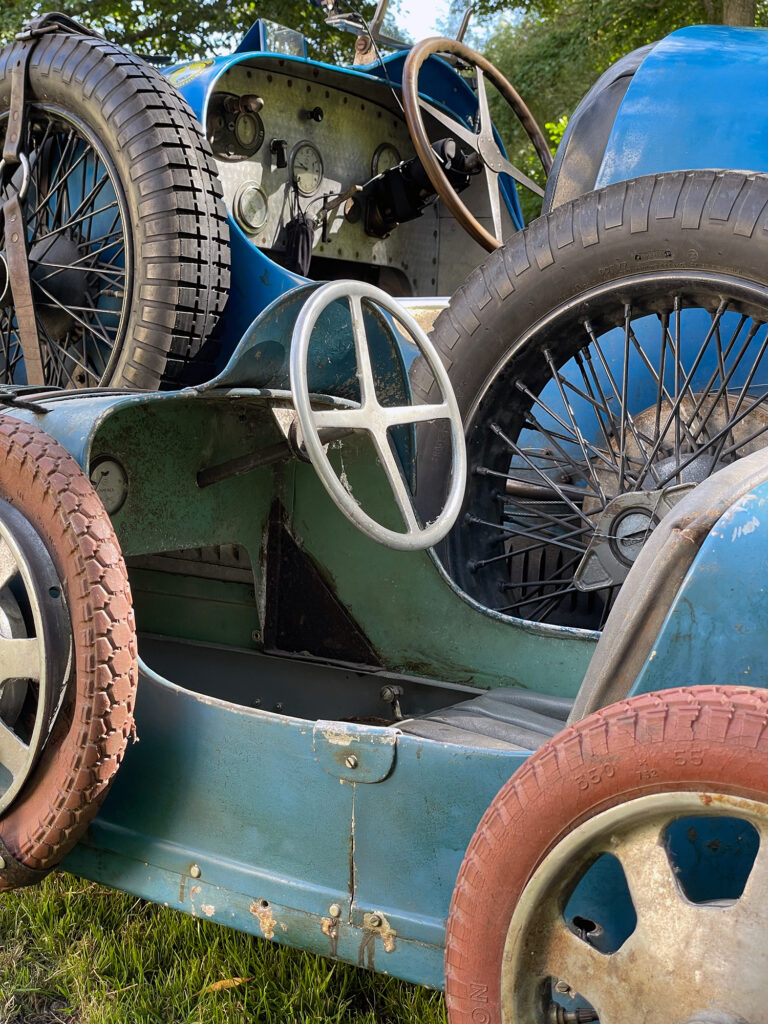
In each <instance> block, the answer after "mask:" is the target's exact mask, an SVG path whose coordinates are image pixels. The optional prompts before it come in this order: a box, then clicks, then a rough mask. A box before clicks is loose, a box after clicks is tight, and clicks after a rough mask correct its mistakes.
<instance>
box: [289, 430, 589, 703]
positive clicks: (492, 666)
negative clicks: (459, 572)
mask: <svg viewBox="0 0 768 1024" xmlns="http://www.w3.org/2000/svg"><path fill="white" fill-rule="evenodd" d="M332 454H333V456H334V457H335V458H336V459H337V460H338V462H337V465H338V468H339V469H341V468H342V466H343V470H344V473H345V474H346V476H347V478H348V479H350V480H352V481H353V482H354V493H355V496H356V497H357V496H359V497H360V498H361V500H362V502H363V504H364V506H365V507H366V510H367V511H369V512H373V511H374V509H373V507H372V506H375V507H376V509H380V516H381V519H382V521H384V522H385V523H386V525H390V526H394V527H395V528H398V527H399V526H400V524H399V523H397V521H396V518H395V517H396V516H397V515H398V513H397V512H396V511H393V509H394V502H393V501H392V499H391V496H390V494H389V493H388V488H386V487H385V486H384V485H383V483H382V475H381V470H380V467H377V466H376V465H371V463H372V460H371V457H370V454H369V452H368V451H367V449H366V445H365V443H364V442H361V441H360V440H358V439H357V438H354V437H352V438H345V439H344V441H343V443H342V444H340V445H338V446H337V448H336V450H335V451H334V452H333V453H332ZM288 472H290V473H292V474H293V476H294V481H295V482H294V487H293V494H294V502H293V506H292V517H293V518H292V525H293V529H294V531H295V534H296V536H297V538H298V539H299V540H300V542H301V543H302V544H303V545H304V548H305V550H306V551H307V552H308V553H309V554H310V555H311V556H312V557H313V558H314V559H315V560H316V562H317V563H318V564H319V565H321V566H322V567H323V571H324V572H325V574H326V577H327V579H328V580H329V582H330V584H331V586H332V587H333V589H334V590H335V591H336V593H337V595H338V596H339V598H340V599H341V601H342V602H343V603H344V604H345V605H346V607H347V608H348V609H349V610H350V611H351V613H352V615H353V616H354V617H355V619H356V620H357V621H358V622H359V624H360V625H361V627H362V629H363V631H364V632H365V633H366V634H367V635H368V637H369V638H370V640H371V642H372V643H373V645H374V647H376V649H377V650H378V651H379V653H380V654H381V657H382V660H383V661H384V663H385V665H386V667H387V668H389V669H392V670H393V671H400V672H407V673H414V674H417V675H427V676H432V677H433V678H437V679H444V680H447V681H450V682H457V683H468V684H470V685H474V686H481V687H489V686H490V687H492V686H504V685H511V686H523V687H526V688H528V689H532V690H536V691H538V692H543V693H551V694H560V695H565V696H574V695H575V694H576V691H577V690H578V687H579V685H580V683H581V680H582V678H583V677H584V673H585V671H586V668H587V665H588V664H589V661H590V658H591V657H592V653H593V651H594V648H595V644H596V643H597V634H595V633H592V632H588V631H586V630H577V629H568V628H566V627H560V626H545V625H540V624H531V623H527V622H523V621H521V620H514V619H510V618H508V617H505V616H499V615H496V614H494V613H491V612H488V611H486V610H485V609H483V608H481V607H480V606H479V605H476V604H475V603H474V602H472V601H470V600H469V599H468V598H466V597H464V596H463V595H461V594H460V593H459V592H458V591H456V590H455V589H454V588H453V587H452V586H451V585H450V584H449V583H448V581H447V580H446V579H445V577H444V576H443V575H442V574H441V572H440V571H439V569H438V568H437V566H436V564H435V561H434V560H433V558H432V557H431V555H430V554H429V553H428V552H425V551H421V552H406V551H393V550H390V549H389V548H385V547H382V546H381V545H380V544H377V543H375V542H374V541H372V540H370V539H368V538H367V537H365V536H363V534H362V533H360V531H359V530H357V529H356V528H355V527H354V526H352V525H351V524H350V523H349V522H348V521H347V520H346V519H345V518H344V516H343V515H342V514H341V512H339V511H338V510H337V509H336V507H335V505H333V503H332V502H331V499H330V498H329V497H328V495H327V494H326V492H325V490H324V488H323V487H322V485H321V483H320V481H319V480H318V478H317V476H316V474H315V472H314V470H313V469H312V467H311V466H307V465H303V464H297V463H293V464H292V465H291V467H290V468H289V470H288ZM286 490H288V488H287V487H286Z"/></svg>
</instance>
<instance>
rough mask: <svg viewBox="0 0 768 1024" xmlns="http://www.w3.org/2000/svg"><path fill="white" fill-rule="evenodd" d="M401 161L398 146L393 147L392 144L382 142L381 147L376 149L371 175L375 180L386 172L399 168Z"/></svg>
mask: <svg viewBox="0 0 768 1024" xmlns="http://www.w3.org/2000/svg"><path fill="white" fill-rule="evenodd" d="M400 159H401V157H400V153H399V152H398V151H397V147H396V146H393V145H392V143H391V142H382V144H381V145H380V146H377V147H376V151H375V152H374V154H373V159H372V160H371V174H372V175H373V176H374V178H375V177H376V175H377V174H383V173H384V171H389V170H391V169H392V168H393V167H397V165H398V164H399V163H400Z"/></svg>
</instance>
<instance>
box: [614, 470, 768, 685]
mask: <svg viewBox="0 0 768 1024" xmlns="http://www.w3.org/2000/svg"><path fill="white" fill-rule="evenodd" d="M766 635H768V484H764V485H762V486H761V487H758V488H756V489H755V490H754V491H752V492H751V493H749V494H748V495H746V496H745V497H744V498H742V499H741V500H739V501H737V502H736V503H735V504H733V505H732V506H731V507H730V508H729V509H728V511H727V512H726V513H725V514H724V515H723V516H722V517H721V518H720V520H719V521H718V522H717V523H716V525H715V526H714V527H713V529H712V530H711V532H710V533H709V535H708V536H707V538H706V540H705V541H704V543H703V544H702V546H701V548H700V549H699V552H698V554H697V555H696V558H695V559H694V561H693V563H692V565H691V567H690V569H689V570H688V573H687V575H686V577H685V579H684V581H683V584H682V586H681V587H680V589H679V590H678V592H677V594H676V595H675V598H674V601H673V603H672V605H671V607H670V609H669V612H668V613H667V616H666V618H665V620H664V624H663V626H662V628H661V630H660V632H659V635H658V636H657V638H656V640H655V642H654V645H653V651H652V652H651V654H650V656H649V658H648V660H647V661H646V663H645V665H644V666H643V668H642V669H641V670H640V672H639V674H638V676H637V679H636V682H635V685H634V687H633V691H632V692H633V693H648V692H650V691H652V690H659V689H664V688H666V687H669V686H699V685H732V686H739V685H742V686H760V687H766V686H768V660H767V659H766V653H765V638H766Z"/></svg>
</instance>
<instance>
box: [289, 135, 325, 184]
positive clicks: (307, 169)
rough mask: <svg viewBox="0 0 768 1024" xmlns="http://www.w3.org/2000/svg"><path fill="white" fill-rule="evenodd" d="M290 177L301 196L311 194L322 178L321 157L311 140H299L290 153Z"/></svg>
mask: <svg viewBox="0 0 768 1024" xmlns="http://www.w3.org/2000/svg"><path fill="white" fill-rule="evenodd" d="M290 169H291V178H292V179H293V181H294V182H295V183H296V187H297V188H298V190H299V192H300V193H301V195H303V196H312V195H314V194H315V192H317V190H318V189H319V188H320V185H321V183H322V180H323V158H322V157H321V156H320V150H319V149H318V148H317V146H313V145H312V143H311V142H299V143H298V144H297V145H296V146H295V147H294V150H293V152H292V153H291V168H290Z"/></svg>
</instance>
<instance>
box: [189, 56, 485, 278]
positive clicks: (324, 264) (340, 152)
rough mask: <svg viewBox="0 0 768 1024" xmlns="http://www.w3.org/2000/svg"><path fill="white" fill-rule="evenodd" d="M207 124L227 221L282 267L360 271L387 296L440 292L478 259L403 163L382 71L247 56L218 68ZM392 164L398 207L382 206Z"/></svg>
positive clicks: (404, 144) (405, 151)
mask: <svg viewBox="0 0 768 1024" xmlns="http://www.w3.org/2000/svg"><path fill="white" fill-rule="evenodd" d="M434 127H435V132H436V138H442V137H445V135H446V129H445V128H444V127H442V126H439V125H437V124H436V125H435V126H434ZM206 131H207V135H208V139H209V141H210V143H211V146H212V148H213V152H214V157H215V159H216V161H217V165H218V169H219V174H220V177H221V180H222V184H223V188H224V198H225V200H226V202H227V205H228V207H229V209H230V211H231V213H232V216H233V218H234V220H235V222H236V224H237V225H238V227H239V228H240V230H241V231H242V232H243V233H244V235H245V236H246V237H247V239H248V241H249V242H250V244H252V245H255V246H258V247H259V248H260V249H261V250H262V251H264V252H265V253H266V254H267V255H268V256H270V257H271V258H272V259H274V260H275V261H276V262H277V263H280V264H281V265H283V266H286V267H287V268H288V269H290V270H298V271H299V272H300V273H302V274H305V276H309V277H313V278H317V279H324V280H328V279H332V278H337V277H355V278H358V279H366V280H369V281H371V282H372V283H374V284H378V285H379V286H381V287H384V288H385V289H386V290H388V291H390V292H391V293H393V294H396V295H439V294H447V293H450V292H452V291H453V290H454V289H455V288H456V287H457V286H458V284H459V283H460V282H461V281H462V280H463V278H464V276H465V275H466V273H467V272H468V270H469V269H471V268H472V267H473V266H475V265H476V264H477V263H478V262H480V260H481V258H482V253H480V252H479V251H475V243H473V242H471V241H470V240H469V239H468V238H467V236H466V235H464V234H463V233H462V232H461V231H460V230H457V228H456V225H455V224H454V222H453V219H452V218H451V217H450V216H449V215H447V214H446V211H445V210H444V209H443V208H442V204H441V203H440V202H439V201H437V200H436V197H434V195H433V194H432V193H431V191H430V189H431V186H429V183H428V182H427V183H426V184H427V188H426V189H424V188H422V185H421V177H420V176H419V174H418V173H412V171H411V168H412V167H414V166H416V165H418V166H417V167H416V170H417V171H420V170H421V166H420V164H418V161H417V160H416V158H415V153H414V149H413V145H412V143H411V138H410V134H409V132H408V128H407V125H406V123H405V117H404V114H403V111H402V108H401V107H400V104H399V98H398V96H396V95H395V93H394V92H393V90H392V89H390V87H389V86H388V85H387V84H386V83H385V82H384V81H382V80H381V79H378V78H374V77H373V76H364V75H357V74H356V75H354V76H353V75H349V74H345V73H344V72H343V71H341V70H339V69H336V68H332V67H327V66H324V65H318V64H314V63H312V62H309V61H293V60H290V59H288V58H284V57H279V56H277V55H270V54H259V55H255V56H254V57H252V58H246V59H245V60H243V61H241V62H239V63H237V64H235V65H233V66H232V67H230V68H229V69H228V70H226V71H225V72H224V73H223V74H222V75H221V76H220V77H219V78H218V79H217V81H216V86H215V89H214V91H213V92H212V93H211V95H210V96H209V99H208V104H207V110H206ZM393 168H401V169H402V170H403V175H404V177H405V179H406V182H407V183H408V189H410V191H408V190H406V191H407V195H408V196H409V197H411V198H409V200H408V202H409V203H410V206H409V207H408V209H407V210H406V209H404V208H403V203H402V202H400V204H399V206H398V205H397V204H394V207H395V209H394V212H393V210H390V209H388V204H387V201H386V195H385V192H386V189H385V188H384V186H383V185H382V182H384V183H386V181H387V172H392V169H393ZM411 179H413V181H411ZM417 179H418V180H417ZM424 181H426V179H424ZM472 187H474V183H473V186H472ZM401 191H402V189H401ZM404 194H406V193H404ZM382 196H384V198H382ZM413 197H415V198H413ZM480 199H481V202H482V196H481V197H480ZM390 205H392V204H390ZM409 218H410V219H409ZM297 223H300V224H302V225H303V226H304V227H303V229H304V232H305V234H306V236H307V237H308V239H309V246H310V251H311V263H310V264H309V268H308V269H306V268H304V267H302V268H300V267H297V266H295V265H292V261H293V259H294V254H293V249H292V235H291V230H292V226H294V225H296V224H297Z"/></svg>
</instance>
